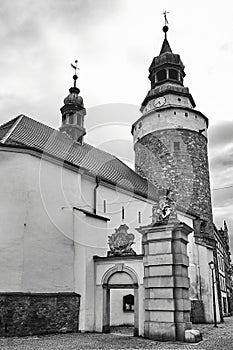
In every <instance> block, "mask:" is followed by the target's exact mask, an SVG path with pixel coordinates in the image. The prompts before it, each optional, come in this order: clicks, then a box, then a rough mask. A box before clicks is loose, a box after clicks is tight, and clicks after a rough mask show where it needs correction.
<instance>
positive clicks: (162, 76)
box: [157, 69, 167, 81]
mask: <svg viewBox="0 0 233 350" xmlns="http://www.w3.org/2000/svg"><path fill="white" fill-rule="evenodd" d="M166 73H167V72H166V70H165V69H162V70H160V71H159V72H158V73H157V80H158V81H162V80H165V79H167V74H166Z"/></svg>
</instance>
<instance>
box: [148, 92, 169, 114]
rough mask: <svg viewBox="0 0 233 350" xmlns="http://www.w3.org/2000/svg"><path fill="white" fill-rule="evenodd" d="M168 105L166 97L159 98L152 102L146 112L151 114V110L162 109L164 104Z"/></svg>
mask: <svg viewBox="0 0 233 350" xmlns="http://www.w3.org/2000/svg"><path fill="white" fill-rule="evenodd" d="M165 103H166V98H165V97H164V96H162V97H157V98H155V99H154V100H150V101H149V102H148V103H147V105H146V107H145V109H144V112H145V113H146V112H149V111H150V110H152V109H154V108H160V107H162V106H163V105H164V104H165Z"/></svg>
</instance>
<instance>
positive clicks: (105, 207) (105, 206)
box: [104, 199, 107, 213]
mask: <svg viewBox="0 0 233 350" xmlns="http://www.w3.org/2000/svg"><path fill="white" fill-rule="evenodd" d="M106 209H107V203H106V200H105V199H104V213H106V211H107V210H106Z"/></svg>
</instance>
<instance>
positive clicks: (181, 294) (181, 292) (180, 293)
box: [173, 287, 189, 299]
mask: <svg viewBox="0 0 233 350" xmlns="http://www.w3.org/2000/svg"><path fill="white" fill-rule="evenodd" d="M173 295H174V298H175V299H182V298H183V299H189V289H188V288H186V289H185V288H181V287H178V288H174V292H173Z"/></svg>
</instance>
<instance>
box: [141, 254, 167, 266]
mask: <svg viewBox="0 0 233 350" xmlns="http://www.w3.org/2000/svg"><path fill="white" fill-rule="evenodd" d="M143 264H144V266H149V265H158V266H161V265H170V264H173V255H172V254H171V253H168V254H156V255H148V256H144V257H143Z"/></svg>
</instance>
